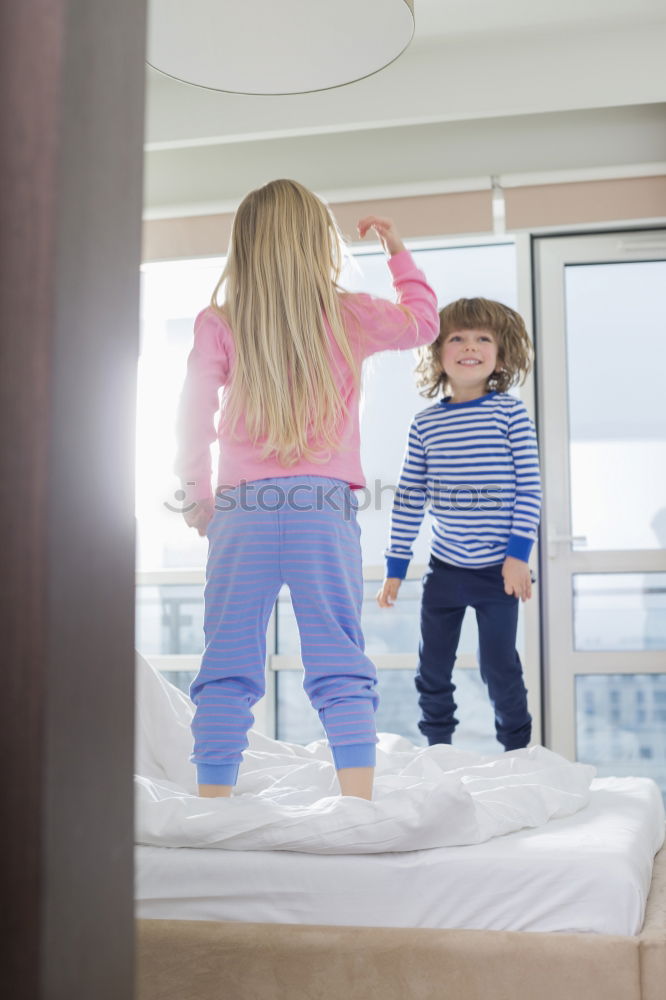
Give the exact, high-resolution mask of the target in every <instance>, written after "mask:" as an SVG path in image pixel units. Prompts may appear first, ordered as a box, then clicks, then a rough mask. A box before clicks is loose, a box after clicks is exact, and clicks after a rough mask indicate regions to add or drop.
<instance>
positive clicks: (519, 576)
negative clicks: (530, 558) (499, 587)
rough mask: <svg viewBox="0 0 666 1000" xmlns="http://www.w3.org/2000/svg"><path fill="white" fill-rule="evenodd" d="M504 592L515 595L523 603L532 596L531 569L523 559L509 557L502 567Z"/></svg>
mask: <svg viewBox="0 0 666 1000" xmlns="http://www.w3.org/2000/svg"><path fill="white" fill-rule="evenodd" d="M502 576H503V577H504V591H505V593H507V594H515V596H516V597H519V598H520V599H521V601H527V600H529V598H530V597H531V596H532V578H531V576H530V568H529V566H528V565H527V563H526V562H523V560H522V559H516V558H514V556H507V557H506V559H505V560H504V563H503V565H502Z"/></svg>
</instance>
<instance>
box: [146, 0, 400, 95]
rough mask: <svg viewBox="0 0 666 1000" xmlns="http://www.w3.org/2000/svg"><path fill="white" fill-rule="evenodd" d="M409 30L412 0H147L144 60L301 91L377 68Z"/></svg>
mask: <svg viewBox="0 0 666 1000" xmlns="http://www.w3.org/2000/svg"><path fill="white" fill-rule="evenodd" d="M413 34H414V0H150V2H149V22H148V56H147V61H148V64H149V65H150V66H152V67H153V68H154V69H156V70H159V71H160V72H161V73H164V74H166V75H167V76H171V77H174V78H175V79H177V80H181V81H182V82H184V83H190V84H193V85H194V86H196V87H205V88H207V89H209V90H219V91H224V92H225V93H233V94H253V95H257V96H259V95H279V94H304V93H311V92H313V91H318V90H329V89H331V88H333V87H343V86H345V84H349V83H354V82H355V81H357V80H362V79H363V78H364V77H367V76H371V75H372V74H373V73H377V72H379V70H381V69H384V68H385V67H386V66H388V65H389V64H390V63H392V62H393V61H394V60H395V59H397V58H398V56H399V55H400V54H401V53H402V52H404V50H405V49H406V48H407V46H408V45H409V43H410V42H411V40H412V36H413Z"/></svg>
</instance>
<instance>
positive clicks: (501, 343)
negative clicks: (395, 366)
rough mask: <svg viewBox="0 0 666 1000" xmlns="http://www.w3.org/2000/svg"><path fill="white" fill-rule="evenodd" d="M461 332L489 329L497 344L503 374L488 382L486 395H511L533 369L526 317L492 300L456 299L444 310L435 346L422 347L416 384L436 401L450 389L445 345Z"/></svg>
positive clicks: (440, 315)
mask: <svg viewBox="0 0 666 1000" xmlns="http://www.w3.org/2000/svg"><path fill="white" fill-rule="evenodd" d="M458 330H489V331H490V333H492V334H493V335H494V337H495V339H496V341H497V361H498V364H499V365H500V366H501V368H500V371H497V372H493V373H492V375H490V376H489V377H488V380H487V382H486V392H492V391H493V390H495V391H497V392H507V391H508V390H509V389H510V388H511V386H513V385H517V384H518V385H522V383H523V382H524V381H525V379H526V377H527V375H528V374H529V372H530V370H531V368H532V344H531V342H530V338H529V337H528V335H527V330H526V329H525V323H524V321H523V318H522V316H521V315H520V314H519V313H517V312H516V311H515V309H511V308H510V307H509V306H505V305H504V304H503V303H502V302H495V301H493V300H492V299H481V298H477V299H456V301H455V302H451V303H450V304H449V305H448V306H445V307H444V309H442V310H441V311H440V314H439V336H438V337H437V340H435V341H434V343H432V344H429V345H428V346H427V347H421V348H419V351H418V355H419V361H418V364H417V366H416V368H415V373H416V376H417V378H416V385H417V388H418V389H419V392H420V393H421V395H422V396H426V397H428V398H432V397H433V396H437V395H439V392H440V390H441V392H442V394H443V395H446V393H447V390H448V388H449V385H448V378H447V376H446V372H445V371H444V370H443V368H442V365H441V363H440V355H441V348H442V344H443V343H444V341H445V340H446V338H447V337H448V336H449V334H450V333H454V332H455V331H458Z"/></svg>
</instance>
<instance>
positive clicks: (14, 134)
mask: <svg viewBox="0 0 666 1000" xmlns="http://www.w3.org/2000/svg"><path fill="white" fill-rule="evenodd" d="M145 7H146V0H116V2H115V3H113V4H108V3H106V2H103V0H20V2H18V3H14V2H11V3H5V4H2V9H1V12H0V85H1V86H0V93H1V94H2V100H1V101H0V264H1V275H0V460H1V465H0V469H1V475H0V650H1V654H2V676H3V683H2V709H3V711H2V723H1V724H0V787H1V788H2V814H3V819H2V823H0V869H1V871H2V886H1V901H2V902H1V906H0V912H1V914H2V917H1V923H2V927H1V930H0V942H1V945H0V947H1V948H2V951H3V959H2V962H1V963H0V970H1V971H0V980H1V981H2V985H3V993H4V995H6V996H9V997H11V998H12V1000H23V998H26V1000H28V998H30V1000H33V998H42V997H44V998H47V997H48V998H49V1000H55V998H57V1000H60V998H62V1000H79V998H81V1000H83V998H85V1000H91V998H94V1000H129V998H131V997H132V995H133V986H132V980H133V921H132V839H133V838H132V781H131V776H132V770H133V767H132V755H133V683H134V681H133V675H134V663H133V645H134V620H133V605H134V499H133V489H134V407H135V380H136V358H137V354H138V322H139V263H140V250H141V202H142V143H143V107H144V58H145V56H144V53H145V15H146V11H145Z"/></svg>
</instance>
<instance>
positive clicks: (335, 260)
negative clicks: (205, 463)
mask: <svg viewBox="0 0 666 1000" xmlns="http://www.w3.org/2000/svg"><path fill="white" fill-rule="evenodd" d="M342 263H343V255H342V240H341V237H340V233H339V231H338V228H337V226H336V224H335V221H334V219H333V217H332V215H331V213H330V212H329V210H328V208H327V207H326V206H325V205H324V204H323V202H321V201H320V200H319V198H317V197H316V196H315V195H314V194H313V193H312V192H311V191H308V189H307V188H305V187H303V186H302V185H301V184H298V183H297V182H296V181H292V180H275V181H271V182H270V183H269V184H266V185H264V186H263V187H260V188H257V189H256V190H255V191H251V192H250V193H249V194H248V195H247V196H246V197H245V198H244V199H243V201H242V202H241V204H240V206H239V207H238V210H237V212H236V215H235V217H234V221H233V227H232V232H231V241H230V244H229V254H228V257H227V262H226V266H225V268H224V271H223V272H222V276H221V278H220V280H219V282H218V283H217V285H216V287H215V290H214V292H213V296H212V299H211V306H212V307H213V308H214V309H215V310H217V311H218V312H219V313H220V315H221V316H222V317H223V318H224V319H225V321H226V322H227V323H228V325H229V326H230V328H231V330H232V333H233V337H234V346H235V355H236V363H235V368H234V371H233V372H232V377H231V381H230V384H229V386H228V388H227V391H226V393H225V397H224V411H223V417H224V420H225V422H226V423H227V426H228V427H229V429H230V431H231V433H234V432H235V429H236V427H237V424H238V421H239V419H240V417H241V415H242V416H243V417H244V418H245V425H246V429H247V433H248V435H249V437H250V439H251V440H252V442H253V444H255V445H257V444H258V443H261V444H262V458H267V457H269V456H271V455H275V456H276V457H277V460H278V461H279V462H280V464H281V465H284V466H291V465H294V464H295V463H296V462H297V461H299V459H301V458H305V459H306V460H307V461H312V462H320V463H323V462H327V461H328V460H329V458H330V454H331V450H334V449H335V448H336V446H337V444H338V443H339V430H340V425H341V420H342V418H343V416H344V413H345V401H344V399H343V398H342V395H341V392H340V389H339V387H338V385H337V384H336V382H335V379H334V377H333V373H332V357H331V353H330V343H329V336H328V333H327V329H326V325H325V320H327V321H328V324H329V326H330V328H331V330H332V332H333V337H334V339H335V342H336V343H337V345H338V347H339V349H340V351H341V353H342V356H343V358H344V360H345V362H346V363H347V365H348V367H349V370H350V372H351V374H352V377H353V380H354V384H355V385H357V384H358V380H359V364H358V362H357V361H356V359H355V357H354V355H353V352H352V350H351V347H350V344H349V339H348V337H347V333H346V331H345V328H344V325H343V321H342V315H341V307H340V293H341V289H340V287H339V285H338V280H339V277H340V271H341V268H342ZM222 288H223V289H224V299H223V301H222V302H220V301H219V299H218V295H219V293H220V290H221V289H222ZM313 438H317V439H321V441H322V445H323V450H322V449H321V448H320V449H319V450H313V449H312V447H311V444H310V442H311V439H313Z"/></svg>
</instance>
